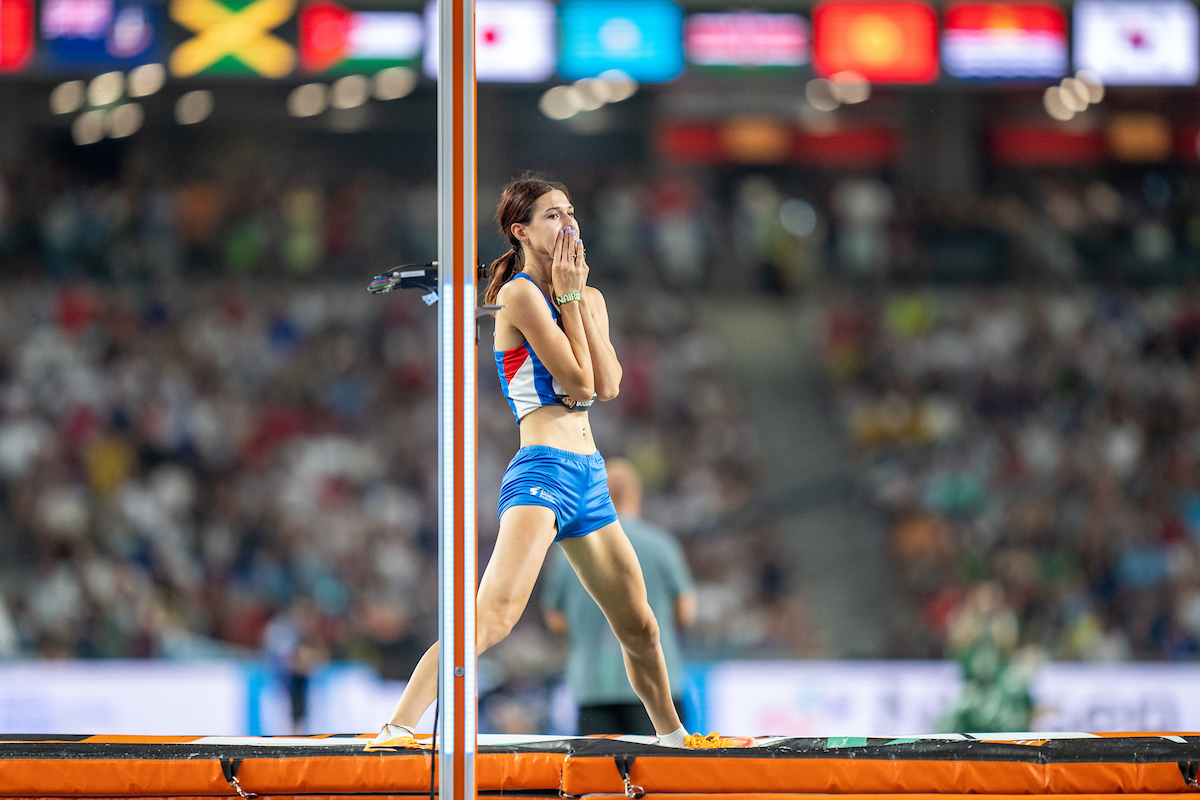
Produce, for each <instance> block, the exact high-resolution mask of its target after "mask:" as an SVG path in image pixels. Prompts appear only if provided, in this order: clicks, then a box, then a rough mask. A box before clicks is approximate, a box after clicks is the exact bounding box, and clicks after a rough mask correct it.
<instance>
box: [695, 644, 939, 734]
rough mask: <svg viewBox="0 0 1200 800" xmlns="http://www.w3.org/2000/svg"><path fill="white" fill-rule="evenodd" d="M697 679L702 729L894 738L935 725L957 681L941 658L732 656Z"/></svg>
mask: <svg viewBox="0 0 1200 800" xmlns="http://www.w3.org/2000/svg"><path fill="white" fill-rule="evenodd" d="M700 683H701V685H702V687H703V688H702V689H701V691H700V694H701V696H702V697H703V698H704V702H705V708H704V713H703V715H702V716H703V721H702V722H701V723H700V727H701V728H702V729H703V730H706V731H707V730H714V731H754V732H755V735H771V734H775V733H778V734H781V735H787V736H876V735H879V736H892V735H901V734H915V733H932V732H934V731H936V730H937V722H938V719H939V718H941V717H942V716H943V715H945V714H947V713H948V712H949V711H951V710H952V709H953V708H954V703H955V702H956V701H957V699H958V694H959V690H960V684H961V680H960V678H959V668H958V665H957V664H954V663H952V662H942V661H729V662H725V663H719V664H715V665H714V666H712V667H711V668H710V669H708V670H707V671H706V672H704V673H702V674H701V676H700Z"/></svg>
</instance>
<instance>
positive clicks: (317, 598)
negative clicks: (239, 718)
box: [0, 175, 785, 731]
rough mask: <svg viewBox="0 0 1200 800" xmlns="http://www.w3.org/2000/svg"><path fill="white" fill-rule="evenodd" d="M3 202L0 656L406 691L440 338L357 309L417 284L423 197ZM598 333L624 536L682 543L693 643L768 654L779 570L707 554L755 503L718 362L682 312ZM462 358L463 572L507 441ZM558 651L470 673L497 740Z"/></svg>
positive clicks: (406, 298)
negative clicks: (263, 674)
mask: <svg viewBox="0 0 1200 800" xmlns="http://www.w3.org/2000/svg"><path fill="white" fill-rule="evenodd" d="M0 186H3V187H4V188H3V191H0V265H2V267H3V268H4V269H6V271H7V272H8V274H9V275H10V276H11V277H10V278H9V280H7V281H6V282H5V283H4V284H3V285H2V286H0V309H2V310H0V498H2V500H0V564H2V565H3V566H2V568H0V657H14V656H18V657H20V656H25V657H42V658H55V657H61V658H70V657H84V658H92V657H167V658H191V657H207V656H235V657H256V656H257V655H258V654H259V653H261V652H264V650H263V648H265V652H266V654H267V655H268V656H269V657H270V659H271V660H272V661H273V662H274V663H276V664H277V666H278V667H279V669H280V672H281V673H282V674H285V675H289V674H300V673H303V672H305V671H307V670H309V669H312V668H313V666H314V665H315V664H318V663H320V662H321V661H322V660H325V659H351V660H359V661H364V662H367V663H370V664H373V665H375V666H376V667H378V668H379V669H380V671H381V673H382V674H383V675H384V676H385V677H388V678H397V679H403V678H406V677H407V675H408V672H409V671H410V670H411V668H412V666H413V665H414V664H415V662H416V659H417V658H419V656H420V654H421V653H422V652H423V651H424V649H425V647H427V646H428V645H429V644H430V643H431V642H432V641H433V638H434V635H435V633H434V630H435V623H436V552H437V541H436V535H437V534H436V519H437V517H436V513H437V512H436V509H437V497H436V493H437V481H436V475H437V465H436V459H437V431H436V419H437V407H436V400H435V391H434V390H435V388H436V380H437V378H436V375H437V372H436V328H435V325H434V312H433V311H432V310H431V309H429V308H427V307H426V306H425V305H424V304H423V303H422V302H421V300H420V299H419V298H418V297H417V296H415V295H414V294H410V293H403V292H396V293H393V294H390V295H387V296H384V297H378V296H372V295H369V294H368V293H367V292H366V291H365V288H366V283H367V281H368V280H369V279H370V277H371V275H372V274H373V273H374V272H375V271H378V270H377V269H376V268H379V269H383V268H386V267H390V266H394V265H395V264H396V263H400V262H401V261H404V260H406V259H413V260H416V259H419V258H423V257H432V252H431V250H432V248H433V247H434V244H433V243H434V240H435V239H434V236H435V226H436V217H435V216H433V209H434V205H435V204H434V202H433V200H434V198H433V195H431V191H432V188H431V187H430V186H424V187H422V186H416V187H412V186H403V185H401V184H400V183H398V182H382V181H372V180H364V181H362V182H351V184H350V185H349V186H348V187H342V188H341V189H337V190H335V191H332V192H330V193H328V194H326V193H324V192H322V191H318V190H316V189H314V188H312V187H311V186H309V185H301V184H300V183H297V184H296V185H294V186H292V187H290V188H284V189H281V190H279V191H278V192H276V193H274V194H270V196H269V197H266V196H265V195H264V192H265V191H267V190H258V189H254V188H253V187H251V186H250V184H249V183H247V184H246V185H245V186H237V185H234V186H224V187H218V186H217V185H216V184H179V185H170V186H165V185H164V186H151V185H141V184H138V183H137V182H136V181H133V182H126V183H99V184H94V183H73V182H69V181H67V180H66V179H65V178H59V177H55V176H53V175H43V176H40V177H38V179H37V180H25V179H22V180H10V181H8V182H7V183H6V184H0ZM595 238H596V239H597V240H605V237H603V236H600V235H597V237H595ZM599 249H600V250H604V246H599ZM614 251H615V249H614V246H609V248H608V252H609V253H610V254H611V253H612V252H614ZM481 252H482V248H481ZM495 255H499V252H497V253H495ZM604 258H605V257H603V256H600V255H597V256H595V259H596V261H597V262H598V263H599V262H602V261H603V260H604ZM596 274H597V275H598V276H599V278H598V279H599V280H600V282H601V285H605V284H604V281H605V280H606V278H605V276H606V275H608V280H609V282H610V283H613V282H614V281H613V280H612V278H613V273H612V271H608V272H606V271H605V270H604V269H602V268H598V269H597V270H596ZM617 277H619V275H618V276H617ZM615 283H617V284H618V285H619V284H620V281H615ZM643 288H644V287H643ZM609 308H610V313H611V314H612V316H613V330H614V339H615V341H616V344H617V347H618V351H619V352H620V354H621V358H622V363H623V366H624V372H625V377H624V381H623V384H622V387H621V395H620V397H619V398H618V399H617V400H616V401H614V402H613V403H610V404H606V405H604V406H603V407H600V408H598V409H597V410H596V411H595V412H594V413H593V414H592V417H593V424H594V427H595V430H596V438H597V441H598V442H600V445H601V448H602V450H603V451H604V452H605V453H606V454H614V455H615V454H623V455H626V456H628V457H629V458H630V459H632V460H633V462H634V463H635V465H636V466H637V468H638V470H639V472H640V474H641V476H642V478H643V480H644V481H645V484H646V489H647V496H646V505H645V516H646V517H647V518H648V519H650V520H653V521H657V522H661V523H663V524H666V525H667V526H668V527H670V528H671V529H673V530H675V531H677V532H680V533H681V534H684V535H689V534H690V538H689V540H688V542H687V547H688V548H689V552H690V555H691V557H692V560H693V566H694V570H695V572H696V575H697V580H698V582H699V587H698V588H699V598H700V606H701V614H700V621H699V622H698V623H697V625H696V626H695V628H694V630H693V631H692V633H691V635H692V637H693V639H692V640H693V641H694V642H695V643H696V644H697V646H705V647H720V646H732V647H740V648H742V649H745V648H754V647H762V648H766V647H781V646H784V644H785V643H784V642H782V641H780V638H781V637H780V635H779V634H778V633H777V632H776V633H775V634H773V633H772V627H771V625H770V624H769V622H766V621H764V618H765V616H766V615H767V612H766V611H763V610H762V609H761V608H757V607H756V604H759V605H761V604H760V602H759V600H758V594H759V590H758V587H757V584H758V583H760V582H761V581H760V580H759V578H758V576H759V575H760V574H761V573H763V572H764V571H766V572H770V570H771V569H773V568H774V569H777V566H776V567H772V566H771V565H769V564H767V561H769V554H768V553H767V552H766V551H763V552H762V553H761V554H758V555H756V554H754V553H748V552H746V549H745V548H739V547H735V546H732V545H731V541H733V540H734V539H735V538H736V537H730V536H726V535H725V534H727V533H729V532H728V531H725V530H722V529H720V527H719V525H718V526H716V527H715V530H717V531H718V533H717V534H716V535H714V534H713V531H714V520H720V519H721V518H722V517H723V516H724V515H726V514H727V513H728V512H730V511H732V510H734V509H735V508H736V507H737V506H738V505H740V504H742V503H744V502H746V500H747V499H748V498H749V497H751V495H752V494H753V493H754V490H755V485H756V480H757V478H756V466H755V464H756V462H755V445H754V436H753V435H752V434H751V433H750V431H749V426H748V423H747V421H746V420H744V419H743V416H742V413H741V410H740V400H739V398H738V396H737V393H736V392H735V391H734V390H733V389H732V388H731V387H729V386H728V385H726V383H725V382H724V381H723V379H722V378H721V376H720V374H719V371H718V369H717V361H718V356H719V353H718V348H717V345H716V343H714V342H713V341H712V340H711V338H710V337H709V336H708V335H707V334H706V333H705V332H704V331H703V328H702V326H701V325H700V322H699V313H698V310H697V307H696V305H695V304H694V302H693V301H691V300H689V299H686V298H684V297H681V296H679V295H678V294H673V293H669V292H664V291H660V290H657V289H654V288H653V287H650V288H648V289H645V290H643V291H639V292H637V293H634V292H631V291H625V292H622V291H620V290H615V291H614V292H613V293H612V294H610V300H609ZM490 340H491V329H490V322H489V321H487V320H484V321H483V323H482V327H481V347H484V348H487V347H488V346H489V345H490ZM481 352H482V355H481V360H480V371H481V373H480V374H481V385H480V390H479V394H480V398H479V401H480V407H479V424H480V444H479V456H478V474H479V489H480V496H479V499H478V508H479V509H480V513H479V526H480V527H479V530H480V541H481V547H480V561H481V565H482V563H484V562H486V558H487V554H488V551H489V550H490V547H491V541H492V537H494V534H495V532H496V528H497V520H496V517H495V504H496V499H497V496H498V493H499V484H500V477H501V474H502V473H503V470H504V467H505V466H506V464H507V461H508V459H509V458H511V456H512V454H513V453H514V452H515V450H516V448H517V446H518V437H517V427H516V425H515V424H514V423H513V420H512V415H511V412H510V411H509V410H508V407H507V405H506V403H505V401H504V399H503V397H502V396H501V393H500V390H499V386H498V383H497V382H496V379H495V377H494V367H493V366H492V364H491V359H490V358H486V356H487V352H486V349H485V350H483V351H481ZM698 531H699V532H700V533H697V532H698ZM756 535H758V536H760V537H761V536H763V535H765V534H762V533H761V532H759V533H757V534H756ZM533 605H534V607H535V610H536V599H535V601H534V604H533ZM748 620H750V621H753V620H758V624H756V625H751V626H749V627H748V626H747V621H748ZM772 635H774V636H775V638H774V639H772V638H771V637H772ZM560 648H561V644H560V643H559V642H557V641H556V640H554V639H553V638H552V637H550V636H549V635H548V634H547V633H546V631H545V630H544V628H543V626H542V624H541V621H540V619H539V615H538V614H536V611H535V613H532V614H530V615H528V616H527V618H526V621H525V622H524V623H523V624H522V625H521V626H519V628H518V630H517V631H516V632H514V634H513V636H512V637H511V640H510V641H509V642H506V643H505V645H504V646H502V647H501V648H498V649H497V651H495V653H494V655H493V657H492V658H491V659H490V660H489V661H488V662H487V663H486V664H485V666H484V673H483V674H484V676H485V684H486V686H485V688H489V689H493V690H494V689H502V690H503V691H501V692H498V693H497V699H496V700H495V702H494V703H493V704H492V705H493V706H494V708H492V709H491V711H490V712H489V713H490V714H491V719H492V724H493V727H496V728H507V729H512V730H527V731H528V730H542V729H544V728H545V716H546V715H547V714H549V713H550V712H549V707H548V695H547V694H546V691H545V685H544V682H545V681H549V680H550V679H554V680H555V681H557V678H558V677H559V669H560V665H561V657H562V653H561V652H560ZM486 707H487V706H486V704H485V708H486ZM383 711H384V710H383V709H381V714H382V713H383Z"/></svg>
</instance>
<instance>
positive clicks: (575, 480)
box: [499, 445, 617, 542]
mask: <svg viewBox="0 0 1200 800" xmlns="http://www.w3.org/2000/svg"><path fill="white" fill-rule="evenodd" d="M513 506H545V507H546V508H548V509H550V510H551V511H553V512H554V517H555V519H556V520H557V521H558V535H557V536H555V537H554V541H556V542H560V541H562V540H563V539H574V538H575V537H577V536H586V535H587V534H589V533H591V532H592V531H595V530H599V529H600V528H603V527H604V526H605V525H608V524H609V523H610V522H615V521H616V519H617V510H616V509H615V508H613V502H612V498H611V497H609V494H608V471H607V470H606V469H604V458H603V456H601V455H600V453H599V452H596V453H592V454H590V455H586V456H585V455H580V454H579V453H572V452H569V451H567V450H559V449H558V448H555V447H545V446H543V445H532V446H530V447H522V448H521V449H520V450H518V451H517V454H516V455H515V456H513V460H512V461H510V462H509V463H508V469H506V470H504V480H503V481H502V482H501V483H500V504H499V512H500V516H501V517H503V516H504V512H505V511H507V510H508V509H510V508H512V507H513Z"/></svg>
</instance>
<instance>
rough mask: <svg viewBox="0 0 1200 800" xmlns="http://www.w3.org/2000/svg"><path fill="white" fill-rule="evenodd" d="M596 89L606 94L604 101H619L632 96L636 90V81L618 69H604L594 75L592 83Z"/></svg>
mask: <svg viewBox="0 0 1200 800" xmlns="http://www.w3.org/2000/svg"><path fill="white" fill-rule="evenodd" d="M593 85H594V86H595V87H596V88H597V89H598V90H602V91H603V92H605V94H606V95H607V96H606V97H605V101H606V102H609V103H619V102H621V101H622V100H628V99H629V98H631V97H633V96H634V95H635V94H636V93H637V90H638V82H637V81H635V80H634V79H633V78H631V77H629V75H628V74H627V73H625V72H624V71H622V70H619V69H606V70H604V72H601V73H600V74H599V75H597V76H596V79H595V83H594V84H593Z"/></svg>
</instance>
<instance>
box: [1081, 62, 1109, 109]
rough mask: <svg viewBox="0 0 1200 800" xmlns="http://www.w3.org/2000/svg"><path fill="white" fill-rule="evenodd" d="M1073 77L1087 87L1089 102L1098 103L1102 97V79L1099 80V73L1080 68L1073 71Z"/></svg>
mask: <svg viewBox="0 0 1200 800" xmlns="http://www.w3.org/2000/svg"><path fill="white" fill-rule="evenodd" d="M1075 77H1076V78H1078V79H1079V80H1081V81H1083V85H1084V86H1086V87H1087V90H1088V102H1089V103H1099V102H1100V101H1101V100H1103V99H1104V81H1102V80H1100V76H1099V75H1097V74H1096V73H1094V72H1089V71H1088V70H1086V69H1081V70H1079V72H1076V73H1075Z"/></svg>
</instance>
